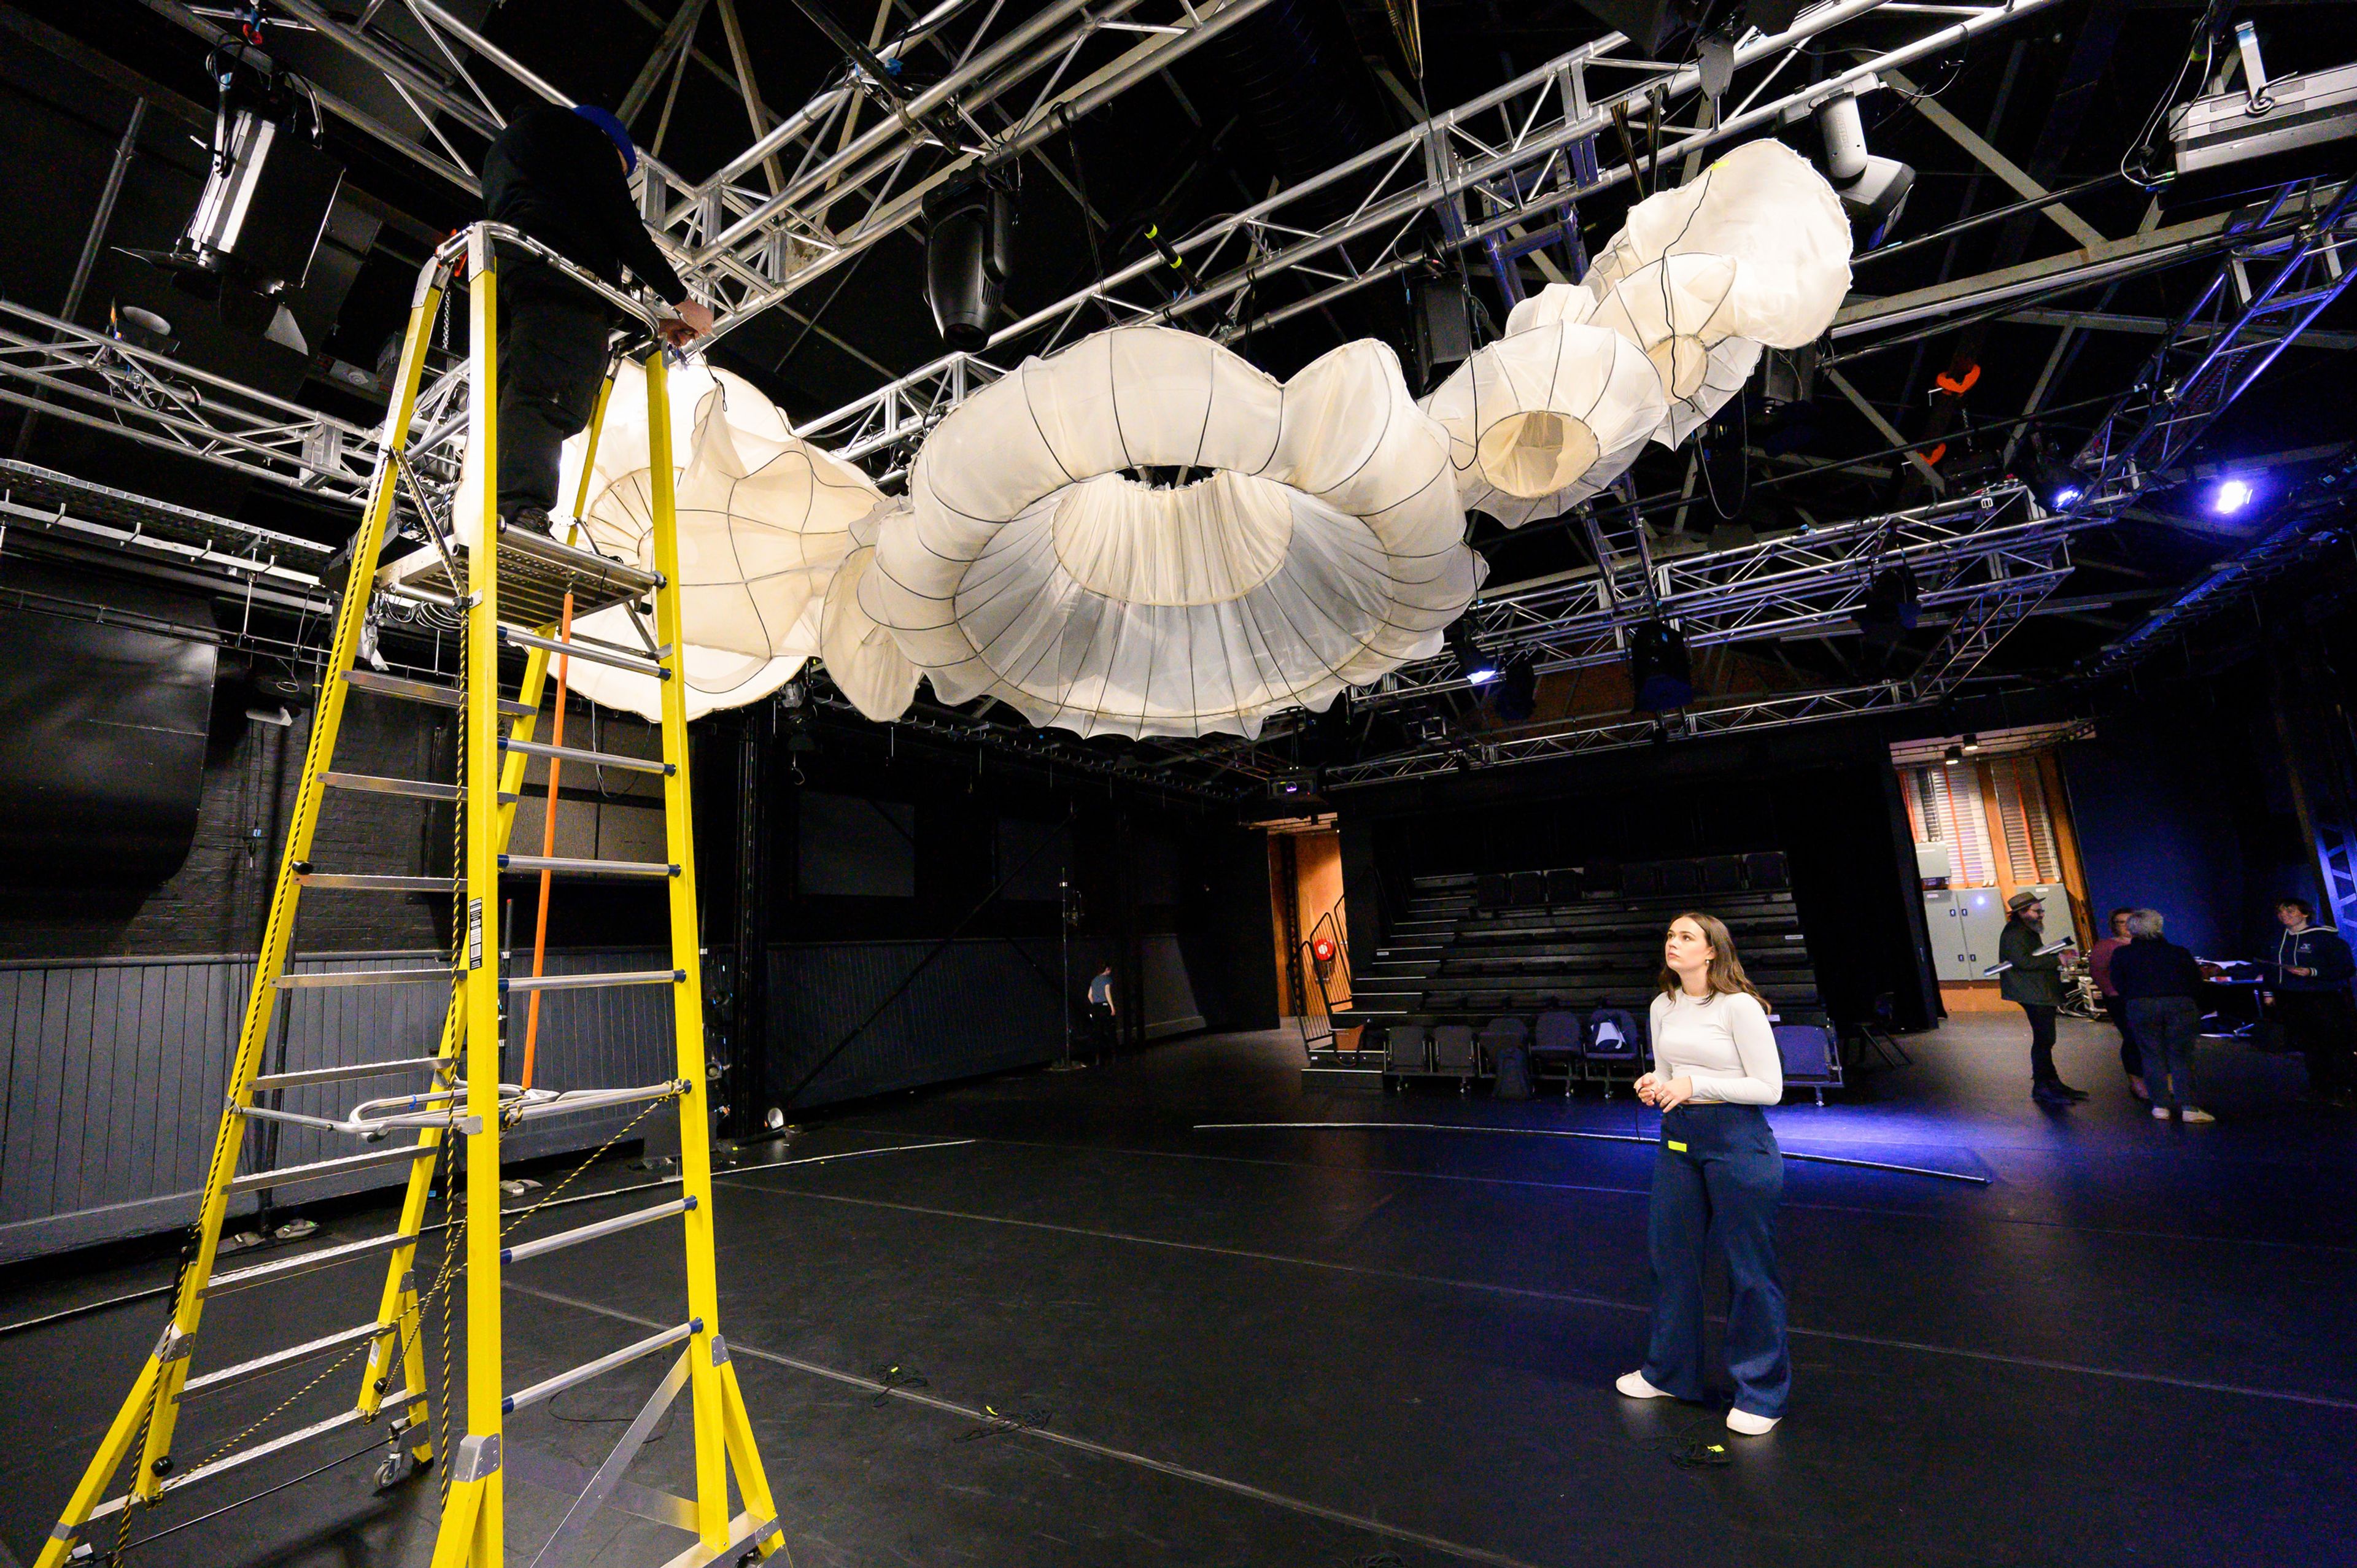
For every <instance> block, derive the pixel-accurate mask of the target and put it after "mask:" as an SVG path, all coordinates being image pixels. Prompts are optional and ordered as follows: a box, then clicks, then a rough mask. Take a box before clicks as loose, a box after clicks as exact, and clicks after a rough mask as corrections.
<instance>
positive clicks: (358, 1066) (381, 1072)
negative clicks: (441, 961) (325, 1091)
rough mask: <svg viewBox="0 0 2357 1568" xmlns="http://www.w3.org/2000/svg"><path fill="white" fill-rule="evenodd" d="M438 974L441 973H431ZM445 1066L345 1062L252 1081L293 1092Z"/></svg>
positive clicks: (413, 1061)
mask: <svg viewBox="0 0 2357 1568" xmlns="http://www.w3.org/2000/svg"><path fill="white" fill-rule="evenodd" d="M428 973H434V974H440V973H443V971H440V970H430V971H428ZM442 1065H444V1063H443V1058H440V1057H402V1058H397V1059H394V1060H392V1061H381V1062H347V1063H345V1064H344V1065H343V1066H342V1067H307V1068H304V1069H300V1070H299V1071H296V1072H273V1073H264V1075H263V1076H262V1077H260V1078H257V1079H254V1080H253V1087H254V1088H256V1089H293V1088H294V1087H295V1086H296V1085H297V1084H302V1083H337V1082H340V1081H341V1080H343V1079H350V1078H384V1077H387V1076H389V1075H391V1074H393V1073H396V1072H423V1071H425V1069H428V1068H437V1067H441V1066H442Z"/></svg>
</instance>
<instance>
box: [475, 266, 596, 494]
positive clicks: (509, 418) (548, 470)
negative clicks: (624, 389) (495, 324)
mask: <svg viewBox="0 0 2357 1568" xmlns="http://www.w3.org/2000/svg"><path fill="white" fill-rule="evenodd" d="M499 296H500V517H502V518H504V519H507V520H508V521H514V519H515V515H516V513H517V512H518V511H519V510H522V509H523V508H525V507H538V508H539V509H540V510H543V511H545V512H548V513H550V514H551V515H552V516H554V515H555V513H556V471H557V462H558V453H559V449H560V448H561V447H563V446H564V445H565V438H566V437H568V436H571V435H578V434H580V433H581V432H582V431H584V430H586V429H587V428H588V426H589V416H590V415H591V414H592V413H596V412H597V388H598V387H599V386H600V385H601V384H602V383H603V382H604V381H605V379H606V331H607V320H606V310H605V306H603V305H602V304H600V303H599V302H598V301H597V300H596V299H595V298H593V297H592V296H590V295H587V294H584V293H582V292H581V291H580V290H578V289H574V288H570V287H567V286H565V285H563V284H561V283H559V282H556V281H554V280H553V279H551V278H550V277H549V275H548V274H547V273H546V271H545V270H544V269H543V268H539V267H535V266H533V265H531V264H529V263H518V264H516V265H514V266H512V267H510V268H508V269H506V271H505V274H504V275H503V276H502V277H501V278H500V291H499Z"/></svg>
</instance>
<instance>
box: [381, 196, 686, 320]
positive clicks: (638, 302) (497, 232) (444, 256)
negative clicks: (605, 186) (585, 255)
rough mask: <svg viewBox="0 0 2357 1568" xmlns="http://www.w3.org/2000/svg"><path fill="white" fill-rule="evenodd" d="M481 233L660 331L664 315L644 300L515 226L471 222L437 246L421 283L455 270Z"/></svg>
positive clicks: (489, 222) (488, 222)
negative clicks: (561, 275) (532, 257)
mask: <svg viewBox="0 0 2357 1568" xmlns="http://www.w3.org/2000/svg"><path fill="white" fill-rule="evenodd" d="M477 234H480V235H482V236H483V237H485V238H486V239H490V240H493V241H496V242H499V243H500V244H502V245H509V246H513V247H514V248H516V249H518V250H522V251H524V252H529V253H530V254H532V255H535V256H537V257H539V258H540V259H541V260H542V261H544V262H546V263H548V264H549V265H551V266H553V267H554V268H555V269H556V270H557V271H558V272H560V273H562V274H565V276H566V277H568V278H570V279H572V280H573V281H574V282H575V283H577V284H579V285H581V286H582V287H583V288H586V289H587V290H588V291H589V292H590V293H592V294H594V295H597V296H598V297H599V298H601V299H603V300H605V301H606V302H607V303H608V304H609V305H612V306H616V307H617V308H619V309H621V310H624V311H627V312H628V313H629V314H630V315H631V316H633V317H637V318H638V319H639V320H640V321H642V322H644V323H646V327H647V330H648V331H649V332H650V333H651V332H654V331H656V330H657V329H658V328H660V326H661V325H662V321H663V319H664V314H665V313H664V312H662V311H661V310H657V309H655V308H654V307H653V306H650V305H648V304H647V303H646V302H645V301H644V300H642V299H640V298H638V297H636V296H634V295H628V294H625V293H623V292H622V291H621V290H620V289H619V288H617V287H615V286H614V285H612V284H609V283H608V282H607V281H606V280H605V279H604V278H601V277H599V276H598V275H597V274H596V273H593V272H591V271H590V270H589V269H588V268H587V267H584V266H581V265H580V264H578V263H575V262H571V261H567V260H566V259H565V257H563V256H560V255H558V254H557V253H556V252H554V251H553V250H550V249H549V248H548V247H547V246H546V245H544V244H542V243H541V242H539V241H537V240H535V239H533V237H532V236H531V235H529V234H527V233H525V232H523V231H522V230H520V229H517V228H515V227H514V226H513V225H511V224H507V223H494V222H492V221H490V220H489V219H483V220H479V221H477V222H473V223H469V224H468V225H467V227H465V228H463V229H460V230H458V231H456V232H455V233H453V234H452V235H451V236H450V237H449V238H448V239H447V240H445V241H443V242H442V243H441V244H439V245H437V246H436V247H435V249H434V253H433V254H432V255H430V256H428V257H426V258H425V268H424V269H423V270H422V271H421V272H420V274H419V276H420V278H421V280H425V279H430V278H431V277H432V275H433V274H435V273H436V272H445V273H447V272H449V271H452V270H453V269H455V268H456V267H457V264H458V262H459V260H460V258H462V257H464V256H465V255H466V253H467V249H468V246H469V245H470V244H472V243H473V242H474V237H475V236H476V235H477Z"/></svg>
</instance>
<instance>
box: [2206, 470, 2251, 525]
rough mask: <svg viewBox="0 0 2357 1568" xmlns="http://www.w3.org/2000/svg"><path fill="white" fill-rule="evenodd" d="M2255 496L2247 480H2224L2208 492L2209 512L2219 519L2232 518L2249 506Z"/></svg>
mask: <svg viewBox="0 0 2357 1568" xmlns="http://www.w3.org/2000/svg"><path fill="white" fill-rule="evenodd" d="M2257 494H2258V491H2257V490H2255V489H2253V488H2252V486H2251V482H2250V481H2249V480H2248V479H2226V480H2223V481H2222V482H2221V483H2220V484H2219V486H2218V488H2217V489H2214V490H2212V491H2211V492H2210V510H2212V511H2214V512H2216V513H2217V514H2218V515H2219V516H2220V517H2232V516H2233V515H2234V514H2235V513H2236V512H2238V511H2240V510H2243V509H2244V507H2246V506H2248V505H2250V504H2251V501H2252V499H2253V498H2254V497H2255V496H2256V495H2257Z"/></svg>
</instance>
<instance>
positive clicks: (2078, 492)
mask: <svg viewBox="0 0 2357 1568" xmlns="http://www.w3.org/2000/svg"><path fill="white" fill-rule="evenodd" d="M2086 493H2087V492H2086V491H2084V490H2083V489H2080V488H2079V487H2078V486H2076V485H2065V486H2063V487H2062V488H2061V489H2059V490H2056V491H2055V492H2054V504H2055V506H2056V507H2057V508H2058V509H2061V508H2069V507H2074V506H2077V505H2078V504H2079V502H2080V500H2081V499H2082V498H2083V497H2084V496H2085V495H2086Z"/></svg>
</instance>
